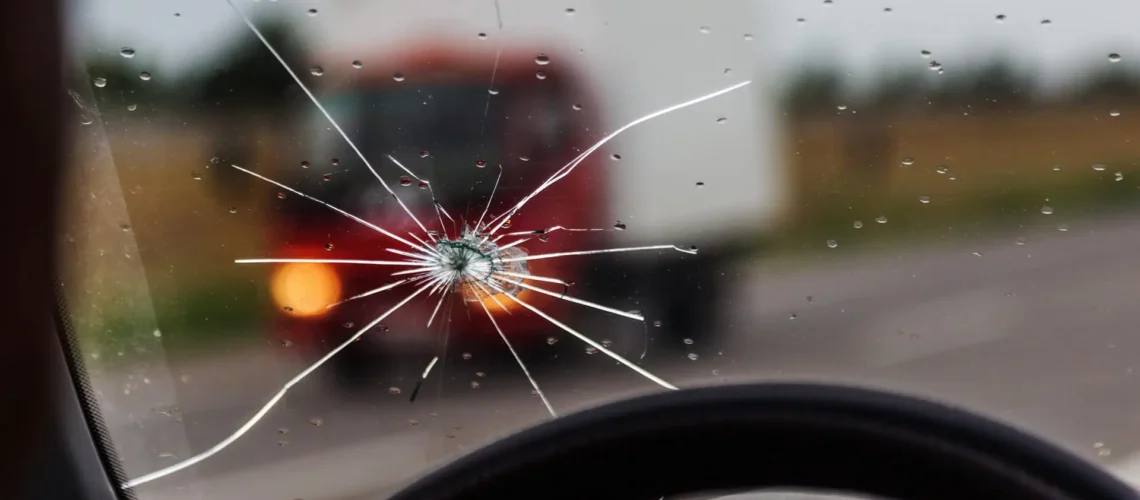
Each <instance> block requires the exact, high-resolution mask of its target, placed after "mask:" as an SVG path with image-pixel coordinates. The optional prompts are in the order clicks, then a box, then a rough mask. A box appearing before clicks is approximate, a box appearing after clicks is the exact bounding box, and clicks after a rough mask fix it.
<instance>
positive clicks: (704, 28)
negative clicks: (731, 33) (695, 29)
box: [700, 26, 712, 35]
mask: <svg viewBox="0 0 1140 500" xmlns="http://www.w3.org/2000/svg"><path fill="white" fill-rule="evenodd" d="M700 32H701V33H704V34H706V35H707V34H709V33H712V28H710V27H708V26H701V28H700Z"/></svg>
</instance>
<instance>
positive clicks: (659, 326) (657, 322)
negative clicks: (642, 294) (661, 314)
mask: <svg viewBox="0 0 1140 500" xmlns="http://www.w3.org/2000/svg"><path fill="white" fill-rule="evenodd" d="M653 326H655V327H657V328H661V320H659V319H655V320H653Z"/></svg>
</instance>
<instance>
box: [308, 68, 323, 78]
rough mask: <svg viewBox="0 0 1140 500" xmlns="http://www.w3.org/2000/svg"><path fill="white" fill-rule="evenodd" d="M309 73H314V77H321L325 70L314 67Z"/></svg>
mask: <svg viewBox="0 0 1140 500" xmlns="http://www.w3.org/2000/svg"><path fill="white" fill-rule="evenodd" d="M309 73H312V74H313V76H321V75H323V74H325V69H324V68H322V67H320V66H313V68H312V69H310V70H309Z"/></svg>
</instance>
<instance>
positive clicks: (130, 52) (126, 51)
mask: <svg viewBox="0 0 1140 500" xmlns="http://www.w3.org/2000/svg"><path fill="white" fill-rule="evenodd" d="M119 55H120V56H123V57H125V58H127V59H130V58H132V57H134V56H135V49H132V48H130V47H123V49H122V50H120V51H119Z"/></svg>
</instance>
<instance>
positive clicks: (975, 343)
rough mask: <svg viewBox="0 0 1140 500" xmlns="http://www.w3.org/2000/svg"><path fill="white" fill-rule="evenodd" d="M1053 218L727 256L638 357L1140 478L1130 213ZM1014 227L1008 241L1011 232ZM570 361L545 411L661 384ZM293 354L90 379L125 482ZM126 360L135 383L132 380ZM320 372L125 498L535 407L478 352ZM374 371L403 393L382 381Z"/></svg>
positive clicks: (693, 374) (248, 355)
mask: <svg viewBox="0 0 1140 500" xmlns="http://www.w3.org/2000/svg"><path fill="white" fill-rule="evenodd" d="M1071 226H1072V228H1071V229H1070V230H1069V231H1067V232H1059V231H1056V230H1055V229H1054V230H1041V231H1038V232H1030V233H1028V234H1026V233H1015V232H1009V233H1004V234H1000V235H998V236H994V237H991V238H987V239H985V240H973V241H969V240H962V241H957V242H952V243H939V244H927V245H926V246H923V247H908V246H900V245H898V244H897V243H882V244H878V245H872V246H867V247H865V248H861V249H846V248H844V251H834V252H830V253H828V252H827V250H826V249H824V250H822V251H818V252H817V251H815V250H813V251H811V252H805V255H803V256H799V257H798V258H797V259H778V260H773V259H770V260H762V261H759V262H757V263H748V264H742V266H741V267H740V268H739V269H733V270H727V272H726V275H727V276H729V277H730V278H731V279H732V281H733V285H732V286H733V288H732V293H731V294H729V295H728V299H727V300H726V301H725V304H724V306H725V312H724V313H723V314H722V315H721V317H720V318H719V319H718V320H716V322H715V323H714V322H712V321H710V324H709V326H708V327H709V328H717V329H722V330H724V331H726V332H728V335H726V336H725V338H724V339H723V340H722V341H721V342H717V343H714V342H708V343H707V345H705V344H702V343H697V344H694V345H693V346H691V347H690V349H691V351H692V352H693V353H695V354H697V355H698V357H697V359H696V360H690V359H689V358H688V357H687V356H685V355H684V352H671V353H668V354H663V355H662V357H661V358H655V356H654V354H655V353H653V352H651V353H650V355H649V356H647V358H646V361H647V366H649V367H650V368H651V369H653V370H654V371H655V373H657V374H658V375H660V376H662V377H663V378H666V379H667V380H670V381H672V382H674V383H676V384H677V385H679V386H691V385H697V384H717V383H726V382H741V381H752V380H772V379H813V380H828V381H836V382H844V383H854V384H864V385H873V386H878V387H885V388H890V389H894V390H899V391H905V392H908V393H914V394H919V395H925V396H929V397H932V398H935V399H938V400H941V401H946V402H951V403H954V404H959V405H964V406H966V407H968V408H972V409H975V410H977V411H980V412H982V413H985V414H987V415H991V416H994V417H997V418H999V419H1002V420H1004V421H1007V422H1010V423H1013V424H1015V425H1017V426H1020V427H1023V428H1025V429H1028V430H1030V431H1032V432H1036V433H1038V434H1041V435H1043V436H1046V437H1048V438H1050V439H1052V440H1054V441H1055V442H1057V443H1059V444H1061V445H1062V446H1065V447H1067V448H1069V449H1071V450H1073V451H1075V452H1076V453H1079V454H1081V455H1082V456H1085V457H1087V458H1089V459H1091V460H1094V461H1097V462H1100V463H1103V464H1105V465H1106V466H1108V467H1110V468H1113V469H1114V470H1117V471H1120V472H1121V474H1122V475H1124V476H1125V477H1126V479H1128V480H1130V481H1138V482H1140V463H1138V461H1137V460H1135V459H1133V458H1132V456H1133V455H1136V454H1138V453H1140V433H1138V432H1136V431H1137V430H1138V429H1140V391H1137V389H1136V382H1137V381H1136V378H1135V377H1137V376H1140V375H1138V374H1137V373H1135V371H1134V368H1135V369H1140V366H1136V364H1137V363H1138V361H1140V336H1138V335H1137V328H1136V325H1140V307H1137V304H1140V266H1136V265H1135V255H1136V251H1137V249H1138V248H1140V220H1137V219H1123V218H1122V219H1105V220H1101V221H1098V222H1095V223H1093V222H1089V223H1084V224H1071ZM1021 236H1024V237H1026V238H1027V241H1026V243H1025V244H1024V245H1019V244H1016V243H1015V241H1016V240H1017V238H1018V237H1021ZM809 297H810V298H809ZM571 340H572V339H564V340H563V341H564V342H568V341H571ZM582 356H583V358H586V359H581V360H578V361H577V362H575V363H567V364H566V367H565V369H562V370H556V371H546V372H544V373H541V374H540V375H539V376H538V382H539V383H540V384H541V385H542V387H543V389H544V391H545V392H546V394H547V395H548V397H549V399H550V401H551V402H552V404H553V405H554V407H555V408H556V409H557V410H558V411H559V412H560V413H563V414H565V413H568V412H571V411H574V410H576V409H580V408H585V407H588V406H592V405H596V404H599V403H601V402H604V401H608V400H613V399H620V398H623V397H628V396H629V395H631V394H637V393H644V392H648V391H655V390H658V389H659V388H658V387H656V386H655V385H653V384H652V383H650V382H648V381H646V380H644V379H642V378H640V377H639V376H638V375H636V374H634V373H632V372H630V371H629V370H628V369H625V368H622V367H619V366H615V365H614V363H613V362H612V361H610V360H608V359H606V358H603V357H602V356H601V355H595V356H588V355H586V354H584V353H583V354H582ZM417 362H418V361H417ZM300 363H301V362H300V360H298V359H295V358H291V357H289V356H286V355H281V354H280V353H279V352H277V351H273V350H271V349H264V348H258V349H251V350H249V351H235V352H229V353H225V354H217V355H214V356H210V357H205V358H201V359H197V360H192V361H189V360H188V361H179V362H174V363H172V364H171V365H170V366H167V367H162V369H159V368H156V367H148V368H147V370H149V371H145V370H143V369H139V370H138V371H131V370H127V371H124V372H121V373H120V372H116V373H113V374H112V373H105V374H95V375H96V380H95V383H96V387H97V388H100V389H101V391H102V392H103V394H104V398H105V399H106V400H107V405H108V408H109V410H108V412H107V414H108V418H107V420H108V426H109V427H110V428H111V431H112V433H113V434H114V435H115V436H116V439H117V440H118V443H119V447H120V453H121V455H122V456H123V459H124V465H125V468H126V470H127V474H128V476H131V477H134V476H137V475H140V474H143V473H146V472H150V471H152V470H155V469H158V468H161V467H164V466H166V465H169V464H172V463H174V462H177V461H178V460H180V459H183V458H186V457H188V456H190V455H192V454H193V453H196V452H200V451H202V450H204V449H206V448H208V447H210V446H212V445H213V444H214V443H216V442H218V441H219V440H221V439H222V438H224V437H225V436H226V435H228V434H229V433H230V432H232V431H233V430H234V429H236V428H237V427H239V426H240V425H241V424H242V423H243V422H244V421H245V419H247V418H248V417H249V415H251V414H252V413H253V412H254V411H256V409H257V408H258V407H259V406H260V405H261V404H263V403H264V402H265V401H266V400H267V399H268V398H269V397H270V396H271V395H272V393H273V392H275V391H276V390H277V389H278V388H279V387H280V385H281V384H282V383H283V382H284V381H285V380H287V379H288V378H290V377H291V376H292V375H293V374H294V373H296V372H297V371H299V370H300V369H302V368H303V365H302V364H300ZM462 363H469V364H468V365H464V364H462ZM144 371H145V373H149V374H150V380H148V381H147V382H146V383H145V384H140V383H138V380H139V379H140V378H141V377H142V376H143V375H142V373H144ZM478 372H483V376H479V375H478ZM128 376H129V377H131V380H130V381H127V377H128ZM322 377H323V378H319V379H317V380H312V381H307V382H306V383H303V384H301V385H299V386H297V387H296V388H295V389H294V390H293V391H292V392H290V393H289V395H288V396H286V398H285V399H284V400H283V401H282V402H281V403H280V404H279V405H278V407H277V408H275V409H274V410H273V411H272V412H270V413H269V415H267V417H266V418H265V419H264V420H263V421H262V422H261V423H259V424H258V425H257V426H255V427H254V428H253V429H252V430H251V431H250V432H249V433H248V434H247V435H245V436H244V437H243V438H242V439H240V440H238V441H237V442H236V443H235V444H233V445H232V446H230V447H229V448H227V449H226V450H225V451H222V452H221V453H219V454H217V455H215V456H214V457H212V458H210V459H208V460H206V461H204V462H202V463H201V464H198V465H196V466H194V467H192V468H190V469H186V470H183V471H181V472H178V473H176V474H174V475H172V476H169V477H167V478H163V479H159V480H157V481H154V482H153V483H149V484H147V485H143V486H141V487H140V488H139V489H138V493H139V494H140V498H175V499H180V498H242V499H243V500H254V499H261V498H265V499H291V498H305V499H308V500H313V499H322V498H327V499H333V498H372V497H382V496H383V493H385V492H390V491H392V490H394V489H395V488H398V487H399V486H400V485H401V484H404V483H405V482H406V481H408V480H410V479H412V478H414V477H415V476H416V475H417V474H420V473H422V472H423V471H424V470H426V469H427V468H430V467H431V466H433V465H436V464H439V463H441V462H443V461H446V460H448V459H450V458H453V457H455V456H457V455H459V454H462V453H464V452H465V451H468V450H471V449H473V448H475V447H478V446H479V445H480V444H483V443H486V442H488V441H490V440H493V439H494V438H496V437H499V436H502V435H505V434H508V433H510V432H511V431H513V430H517V429H519V428H520V427H524V426H527V425H532V424H535V423H538V422H540V421H542V420H544V419H547V418H550V417H549V415H548V414H547V413H546V410H545V409H544V407H543V406H542V404H541V403H540V401H539V400H538V399H537V398H536V397H535V396H534V395H532V394H531V388H530V386H529V385H528V384H527V382H526V380H525V379H524V378H523V377H522V376H521V374H520V373H519V372H518V370H508V369H504V368H503V367H502V366H501V365H495V366H491V367H486V368H482V367H480V366H479V364H478V360H470V361H467V362H463V361H460V362H451V363H450V364H449V365H447V366H443V367H441V370H440V371H439V372H438V374H437V376H435V377H434V378H433V379H431V380H429V382H428V383H427V384H426V385H425V387H424V389H423V391H422V393H421V394H420V397H419V398H418V400H417V401H416V402H415V403H409V402H408V391H409V390H410V388H411V385H412V382H411V381H409V380H407V379H406V378H405V379H403V380H397V379H392V380H381V381H378V382H377V384H376V386H375V387H371V388H367V389H365V390H360V391H357V392H356V393H354V394H352V395H346V394H344V393H343V392H338V391H334V390H331V389H330V387H331V384H328V383H327V382H328V380H327V376H324V375H322ZM473 381H474V382H478V383H479V387H478V388H472V386H471V382H473ZM392 385H396V386H399V387H402V390H401V393H400V394H390V393H389V387H390V386H392ZM122 387H128V388H133V389H134V390H133V392H131V394H123V393H124V392H128V391H124V390H120V389H121V388H122ZM174 404H176V405H177V406H178V408H177V410H172V408H171V405H174ZM156 409H157V410H158V411H156ZM164 412H165V413H164ZM763 498H776V497H763Z"/></svg>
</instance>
